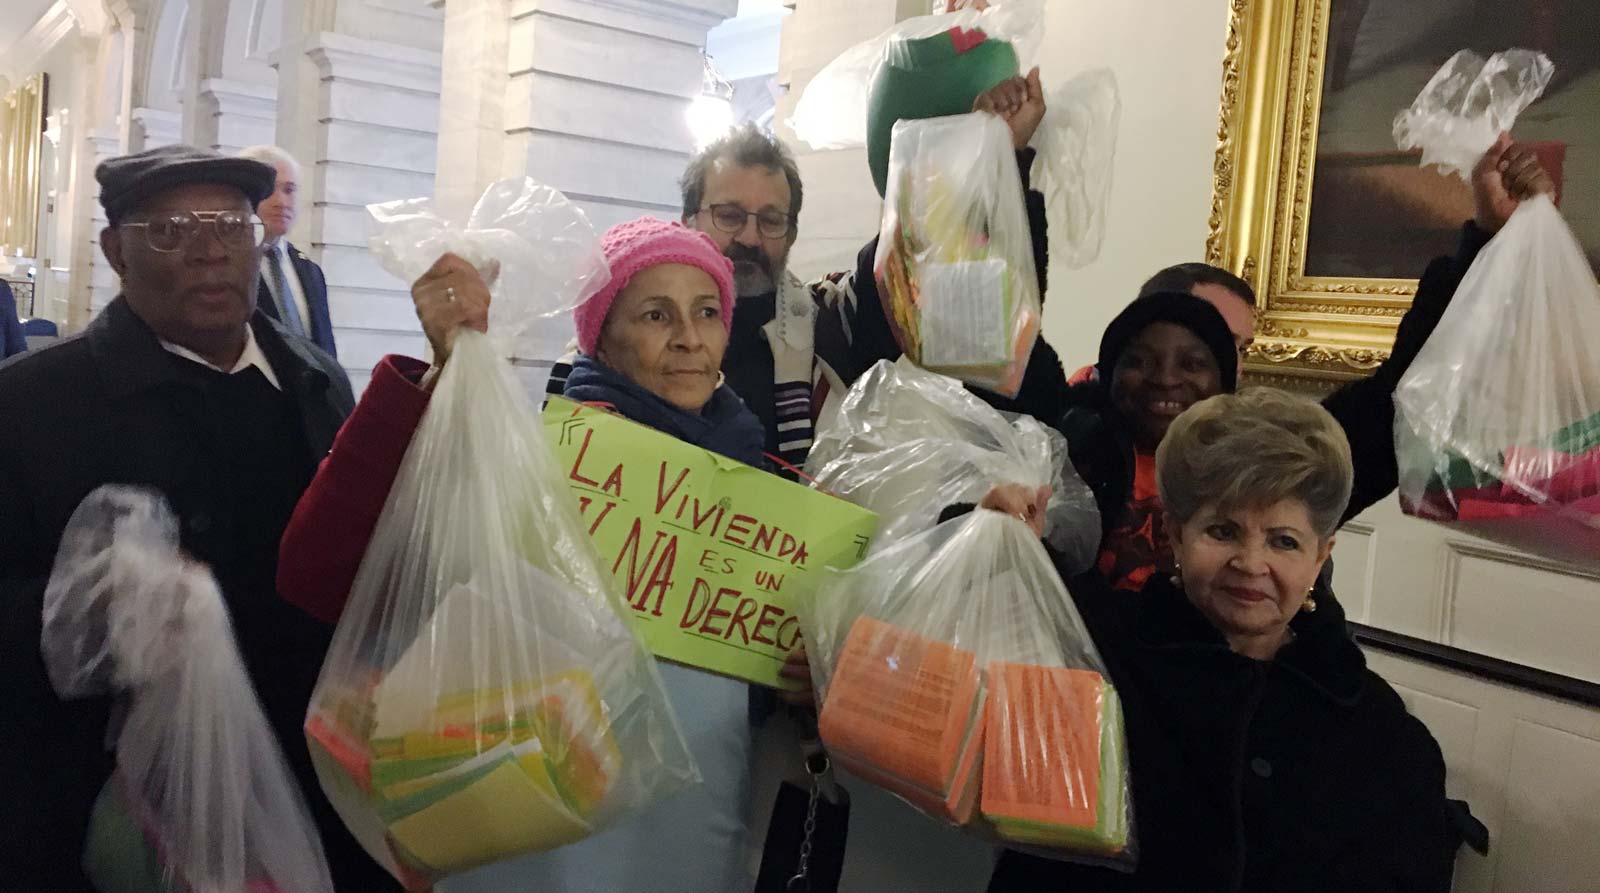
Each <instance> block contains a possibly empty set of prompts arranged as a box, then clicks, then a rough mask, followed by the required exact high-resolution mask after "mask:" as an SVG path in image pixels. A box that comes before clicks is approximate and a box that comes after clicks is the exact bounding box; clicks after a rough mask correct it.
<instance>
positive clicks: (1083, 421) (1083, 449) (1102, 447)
mask: <svg viewBox="0 0 1600 893" xmlns="http://www.w3.org/2000/svg"><path fill="white" fill-rule="evenodd" d="M1490 237H1491V236H1490V234H1489V233H1486V232H1484V231H1483V230H1481V229H1479V228H1478V227H1477V225H1476V224H1474V223H1471V222H1470V221H1469V222H1468V223H1467V224H1465V225H1464V226H1463V227H1462V230H1461V242H1460V245H1459V247H1458V248H1457V249H1456V254H1455V256H1454V257H1439V258H1435V259H1434V260H1433V261H1432V262H1431V263H1429V264H1428V268H1427V270H1426V271H1425V272H1424V273H1423V274H1422V280H1421V282H1420V283H1419V284H1418V286H1417V294H1416V297H1415V298H1413V299H1412V302H1411V309H1410V310H1407V311H1406V314H1405V316H1404V317H1402V318H1401V319H1400V326H1399V329H1398V331H1396V332H1395V339H1394V349H1393V350H1392V351H1391V352H1390V354H1389V359H1387V360H1385V361H1384V362H1383V364H1382V365H1380V366H1379V367H1378V368H1377V369H1375V370H1373V372H1372V374H1371V375H1369V376H1367V377H1366V378H1364V379H1362V380H1360V381H1356V382H1351V383H1350V384H1348V385H1345V386H1344V387H1342V388H1340V389H1339V390H1337V391H1335V392H1334V393H1332V394H1330V395H1328V396H1327V397H1326V398H1324V399H1323V401H1322V405H1323V407H1324V408H1326V409H1327V410H1328V412H1329V413H1331V414H1332V415H1333V417H1334V419H1335V420H1337V421H1338V422H1339V426H1340V427H1341V428H1343V429H1344V433H1345V437H1346V438H1348V439H1349V441H1350V453H1351V458H1352V460H1353V461H1354V464H1355V482H1354V487H1353V488H1352V490H1351V493H1350V505H1349V508H1348V509H1347V510H1346V511H1345V515H1344V518H1342V519H1341V523H1343V521H1348V520H1349V519H1351V518H1353V517H1355V516H1356V515H1359V514H1361V513H1362V512H1364V511H1366V510H1367V509H1368V508H1371V507H1372V506H1373V505H1375V504H1376V503H1378V502H1380V501H1382V500H1383V499H1385V498H1387V497H1388V496H1389V494H1391V493H1393V492H1394V490H1395V487H1397V486H1399V483H1400V470H1399V467H1398V465H1396V463H1395V455H1394V391H1395V388H1396V387H1397V386H1398V385H1399V384H1400V378H1401V376H1403V375H1404V374H1405V372H1406V370H1407V369H1408V368H1410V366H1411V361H1412V360H1415V359H1416V358H1417V354H1418V353H1419V352H1420V351H1421V350H1422V346H1423V344H1424V343H1426V342H1427V340H1428V336H1429V335H1431V334H1433V330H1434V329H1435V328H1437V327H1438V325H1439V320H1440V319H1441V318H1442V317H1443V316H1444V312H1445V310H1446V309H1447V308H1448V307H1449V306H1450V299H1451V298H1452V297H1454V296H1455V292H1456V287H1457V286H1459V285H1460V284H1461V278H1462V277H1463V276H1465V275H1466V273H1467V268H1468V267H1470V266H1472V261H1473V259H1474V258H1476V257H1477V256H1478V252H1479V251H1480V250H1481V249H1482V248H1483V246H1484V245H1487V244H1488V243H1489V239H1490ZM1041 343H1042V342H1041ZM1063 403H1064V411H1062V412H1058V413H1057V414H1056V415H1055V416H1054V418H1055V419H1057V420H1058V421H1056V422H1055V425H1056V427H1057V428H1058V429H1059V430H1060V431H1061V433H1062V434H1064V435H1066V438H1067V447H1068V452H1069V453H1070V455H1071V457H1072V464H1073V467H1074V468H1075V469H1077V472H1078V475H1079V476H1080V477H1082V478H1083V481H1084V483H1086V484H1088V485H1089V489H1090V490H1092V491H1093V492H1094V496H1095V503H1096V505H1098V506H1099V508H1100V524H1101V529H1102V531H1103V532H1109V531H1110V530H1111V528H1112V526H1113V525H1115V524H1116V523H1117V522H1118V520H1119V518H1120V517H1121V516H1122V513H1123V510H1124V509H1125V508H1126V506H1127V504H1128V493H1129V491H1130V490H1131V489H1132V487H1133V440H1132V437H1131V435H1130V434H1129V429H1128V426H1127V424H1126V423H1125V422H1123V421H1122V420H1121V417H1120V416H1119V415H1117V413H1116V411H1115V410H1114V409H1113V408H1112V407H1111V402H1110V398H1109V396H1108V394H1107V391H1106V384H1105V383H1103V382H1087V383H1084V384H1080V385H1075V386H1073V387H1072V388H1070V389H1068V390H1067V392H1066V394H1065V398H1064V400H1063ZM1040 418H1044V417H1040Z"/></svg>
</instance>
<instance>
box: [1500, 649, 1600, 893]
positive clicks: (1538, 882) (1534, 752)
mask: <svg viewBox="0 0 1600 893" xmlns="http://www.w3.org/2000/svg"><path fill="white" fill-rule="evenodd" d="M1592 629H1593V627H1591V630H1592ZM1506 791H1507V809H1506V816H1505V819H1504V820H1503V823H1502V828H1503V831H1502V833H1501V838H1500V841H1499V845H1500V846H1501V847H1503V848H1504V854H1503V855H1502V856H1501V858H1500V860H1499V865H1498V867H1497V870H1496V871H1495V884H1494V889H1495V891H1496V893H1513V891H1515V893H1580V891H1600V828H1597V827H1596V825H1597V823H1600V741H1596V740H1594V739H1592V738H1583V737H1580V736H1578V735H1574V734H1572V733H1571V732H1567V731H1564V730H1561V729H1554V728H1550V727H1548V726H1543V725H1539V724H1536V723H1533V722H1529V721H1521V722H1518V723H1517V724H1516V731H1515V733H1514V737H1513V744H1512V748H1511V765H1510V767H1509V770H1508V772H1507V774H1506Z"/></svg>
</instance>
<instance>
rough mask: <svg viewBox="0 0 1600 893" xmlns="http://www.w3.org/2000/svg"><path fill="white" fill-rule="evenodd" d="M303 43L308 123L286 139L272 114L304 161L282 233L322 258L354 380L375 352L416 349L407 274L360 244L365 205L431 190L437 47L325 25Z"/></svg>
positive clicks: (363, 374) (360, 379)
mask: <svg viewBox="0 0 1600 893" xmlns="http://www.w3.org/2000/svg"><path fill="white" fill-rule="evenodd" d="M305 53H306V55H307V57H308V58H309V59H310V60H311V62H312V63H314V65H315V68H316V75H317V78H316V87H315V90H316V91H317V92H316V94H315V112H314V114H313V115H312V121H313V124H312V128H311V131H310V132H309V133H306V132H305V131H303V130H302V131H299V132H298V133H296V134H291V135H290V138H289V139H287V140H286V139H284V134H283V132H282V130H281V127H282V124H283V122H284V117H283V115H281V114H280V116H279V124H280V136H279V142H280V144H282V143H290V144H293V145H294V146H296V147H297V148H291V151H293V152H294V154H295V155H296V157H297V158H298V159H299V160H300V163H301V166H302V168H303V169H304V173H303V174H302V186H301V214H302V216H303V221H302V224H301V225H300V226H299V227H297V228H296V231H295V232H294V233H292V234H291V236H292V237H293V238H294V239H295V241H296V243H297V244H299V245H300V246H301V248H302V250H305V251H306V252H307V253H308V254H310V255H311V257H312V258H313V259H315V260H316V261H318V262H319V263H320V264H322V269H323V272H324V273H325V274H326V276H327V280H328V307H329V312H330V313H331V315H332V318H333V327H334V337H335V338H336V339H337V341H338V344H339V358H340V360H341V361H342V362H343V363H344V365H345V367H346V369H348V370H349V372H350V375H351V380H352V382H353V383H354V384H355V385H356V386H357V387H358V388H360V387H362V386H363V385H364V384H365V381H366V379H367V378H368V377H369V376H370V373H371V370H372V368H373V366H374V365H376V363H377V361H378V360H379V359H380V358H381V357H382V356H383V355H384V354H386V353H395V352H399V353H406V354H409V355H411V356H422V355H423V344H424V342H423V338H422V335H421V332H420V330H419V328H418V326H417V321H416V316H415V314H414V313H413V311H412V307H411V299H410V295H409V292H408V289H407V283H404V282H401V281H400V280H398V279H396V278H394V277H393V276H391V275H389V274H388V273H386V272H384V270H383V269H382V268H381V267H379V266H378V263H377V261H376V259H374V258H373V256H372V254H371V253H370V252H369V251H368V249H367V239H368V236H369V235H370V227H369V217H368V215H367V212H366V206H367V205H368V204H371V203H375V202H386V201H393V200H395V199H404V198H416V197H422V196H430V195H432V194H433V188H434V183H433V180H434V166H435V153H436V151H437V145H436V144H437V139H438V137H437V127H438V121H439V53H437V52H434V51H431V50H424V49H417V48H414V47H408V46H401V45H398V44H393V43H388V42H385V41H376V40H367V39H364V38H358V37H352V36H349V35H347V34H341V33H335V32H324V33H322V34H319V35H316V36H315V38H314V39H313V40H311V41H309V42H308V44H307V45H306V47H305ZM286 87H287V85H286V84H281V85H280V93H279V95H280V97H282V96H284V90H285V89H286ZM300 98H301V99H304V98H305V97H304V96H303V95H302V96H301V97H300Z"/></svg>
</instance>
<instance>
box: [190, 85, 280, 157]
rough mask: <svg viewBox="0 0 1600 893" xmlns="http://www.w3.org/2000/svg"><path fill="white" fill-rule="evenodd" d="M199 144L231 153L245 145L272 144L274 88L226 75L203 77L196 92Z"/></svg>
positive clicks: (275, 123)
mask: <svg viewBox="0 0 1600 893" xmlns="http://www.w3.org/2000/svg"><path fill="white" fill-rule="evenodd" d="M195 98H196V111H197V115H198V117H199V119H200V126H199V127H198V128H197V130H196V136H197V138H198V139H199V142H200V145H203V146H209V147H210V148H213V149H216V150H217V151H218V152H224V153H227V154H229V155H232V154H233V153H235V152H238V151H239V150H240V149H243V148H245V147H246V146H257V145H266V144H271V143H273V142H274V141H275V139H276V135H277V129H278V91H277V88H276V87H273V86H268V85H264V84H252V83H247V82H245V81H235V80H229V79H227V78H206V79H205V80H203V81H201V82H200V90H199V92H198V93H197V94H196V97H195Z"/></svg>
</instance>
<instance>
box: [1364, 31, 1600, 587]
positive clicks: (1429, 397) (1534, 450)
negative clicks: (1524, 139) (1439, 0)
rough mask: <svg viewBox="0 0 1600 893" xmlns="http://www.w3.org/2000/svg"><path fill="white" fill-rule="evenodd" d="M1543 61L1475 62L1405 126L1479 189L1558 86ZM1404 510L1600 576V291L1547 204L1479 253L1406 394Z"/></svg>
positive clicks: (1517, 219) (1428, 152)
mask: <svg viewBox="0 0 1600 893" xmlns="http://www.w3.org/2000/svg"><path fill="white" fill-rule="evenodd" d="M1551 73H1552V69H1551V67H1550V63H1549V61H1548V60H1546V59H1545V58H1544V57H1543V56H1540V55H1538V54H1535V53H1530V52H1528V51H1526V50H1511V51H1508V52H1506V53H1501V54H1496V55H1495V56H1492V57H1490V58H1489V59H1488V60H1482V59H1479V58H1477V57H1475V56H1473V55H1472V54H1470V53H1467V52H1465V51H1463V52H1462V53H1459V54H1457V55H1456V56H1455V57H1454V58H1452V59H1451V60H1450V62H1448V63H1447V64H1446V65H1445V67H1444V68H1443V69H1441V70H1440V72H1439V73H1438V74H1437V75H1435V77H1434V78H1433V80H1432V81H1430V82H1429V84H1428V86H1427V87H1426V88H1425V89H1424V90H1423V92H1422V95H1421V96H1419V97H1418V99H1417V101H1416V103H1415V104H1414V105H1413V106H1412V108H1411V110H1409V111H1407V112H1404V113H1402V114H1401V116H1400V118H1399V119H1397V122H1396V136H1397V138H1398V139H1400V140H1401V143H1402V145H1407V140H1409V141H1410V143H1411V145H1412V147H1417V146H1420V147H1421V148H1422V149H1423V159H1424V162H1425V163H1428V162H1433V163H1438V164H1439V165H1440V166H1441V167H1443V168H1445V169H1447V170H1450V171H1453V172H1455V173H1456V174H1458V175H1459V176H1461V177H1463V178H1467V177H1469V176H1470V171H1471V168H1472V167H1473V165H1474V164H1475V162H1476V159H1477V158H1478V157H1480V156H1482V154H1483V153H1484V152H1486V151H1487V150H1488V148H1489V146H1490V145H1491V144H1492V143H1493V142H1494V139H1495V137H1496V135H1497V134H1498V133H1500V132H1501V131H1502V130H1504V129H1506V128H1509V127H1510V126H1511V122H1512V120H1513V119H1514V118H1515V116H1516V115H1517V113H1519V112H1520V111H1521V110H1522V109H1524V108H1526V107H1527V106H1528V105H1529V104H1530V103H1532V102H1533V100H1534V99H1535V98H1537V96H1538V95H1539V93H1540V91H1542V90H1543V89H1544V86H1545V84H1546V83H1547V82H1548V81H1549V78H1550V75H1551ZM1395 409H1396V416H1395V439H1396V448H1397V458H1398V461H1399V467H1400V502H1401V507H1402V508H1403V509H1404V510H1405V511H1406V512H1407V513H1408V514H1412V515H1415V516H1417V517H1421V518H1426V519H1429V520H1433V521H1438V522H1440V523H1443V524H1447V525H1449V526H1451V527H1454V528H1456V529H1458V530H1462V531H1464V532H1467V533H1472V534H1475V535H1478V536H1482V537H1485V538H1488V539H1492V540H1495V541H1498V542H1501V543H1504V544H1506V545H1510V546H1513V547H1516V548H1520V549H1524V550H1526V551H1529V552H1533V553H1535V554H1540V555H1545V556H1548V557H1551V558H1556V559H1560V560H1563V561H1568V562H1572V563H1575V564H1578V565H1581V566H1584V567H1587V568H1588V569H1590V570H1594V569H1597V568H1600V287H1597V286H1596V283H1595V274H1594V269H1593V268H1592V267H1591V266H1590V264H1589V262H1588V259H1587V258H1586V256H1585V254H1584V251H1583V248H1582V246H1581V245H1580V244H1579V242H1578V240H1577V238H1576V237H1575V236H1574V235H1573V233H1572V230H1571V228H1570V227H1568V226H1567V224H1566V222H1565V221H1564V220H1563V219H1562V217H1561V213H1560V212H1559V211H1558V210H1557V209H1556V207H1555V204H1554V202H1552V201H1551V199H1550V197H1549V196H1547V195H1539V196H1535V197H1533V198H1531V199H1528V200H1525V201H1523V202H1522V203H1521V205H1520V206H1519V207H1518V208H1517V210H1516V211H1515V212H1514V213H1513V214H1512V215H1511V219H1510V220H1509V221H1507V223H1506V225H1505V226H1504V227H1503V228H1502V229H1501V230H1500V232H1499V233H1497V234H1496V235H1495V237H1494V238H1493V239H1492V240H1491V241H1490V242H1489V244H1488V245H1487V246H1486V247H1485V248H1484V249H1483V250H1482V251H1481V252H1479V254H1478V256H1477V258H1476V259H1475V260H1474V261H1473V264H1472V267H1471V268H1470V269H1469V270H1468V271H1467V274H1466V276H1465V277H1463V279H1462V281H1461V284H1460V285H1459V286H1458V287H1457V289H1456V293H1455V296H1454V298H1453V299H1452V300H1451V303H1450V307H1449V309H1448V310H1447V311H1446V312H1445V314H1444V317H1443V318H1442V319H1441V320H1440V322H1439V325H1438V328H1436V329H1435V330H1434V332H1433V334H1432V335H1431V336H1430V337H1429V339H1428V342H1427V344H1426V345H1424V346H1423V348H1422V350H1421V352H1420V353H1419V354H1418V355H1417V358H1416V360H1415V361H1413V362H1412V364H1411V367H1410V368H1409V369H1408V370H1407V372H1406V374H1405V375H1404V376H1403V377H1402V378H1401V381H1400V384H1399V386H1398V388H1397V389H1396V391H1395Z"/></svg>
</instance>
